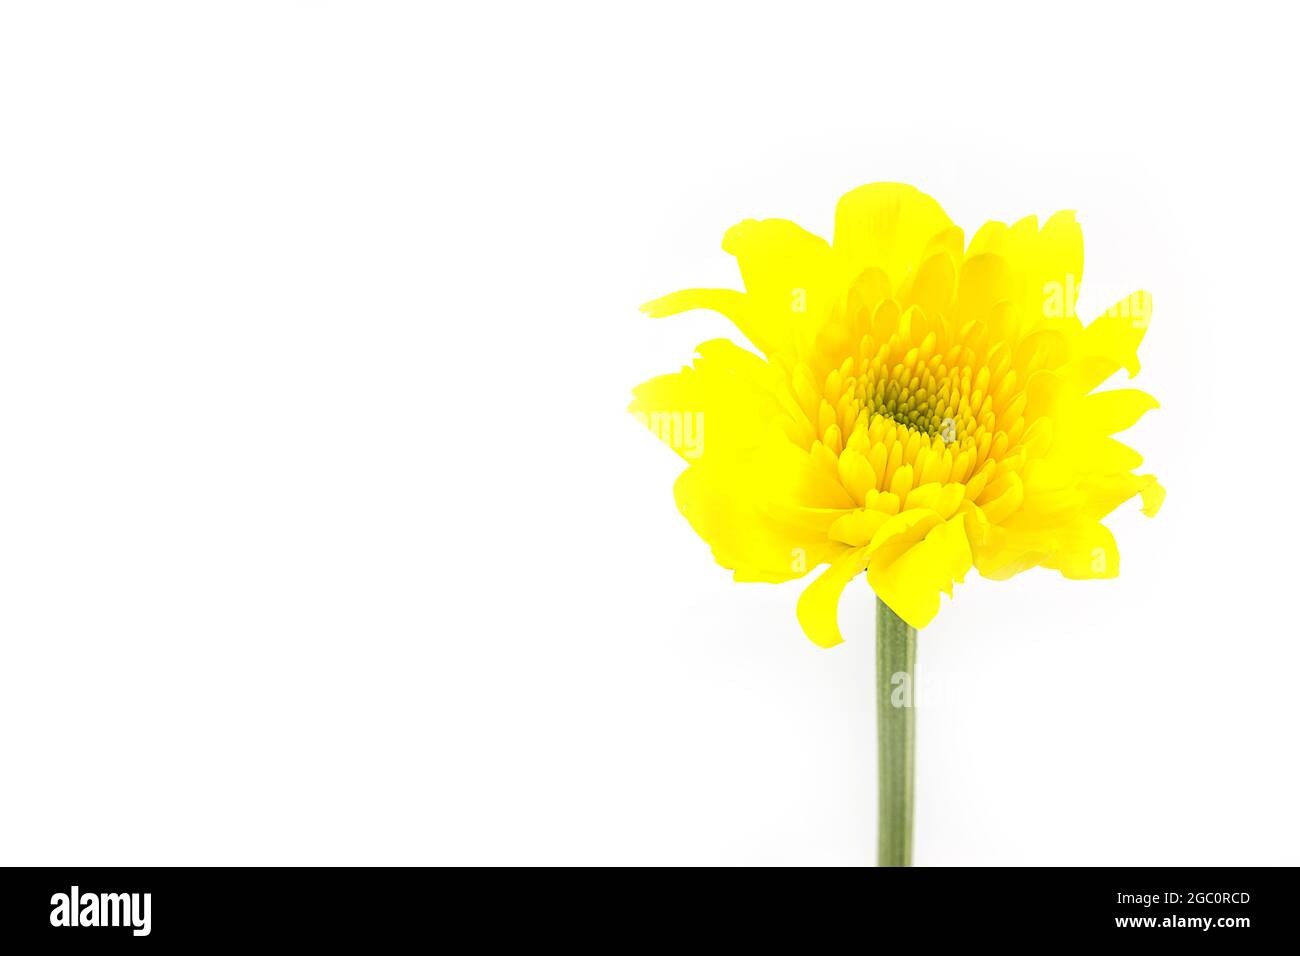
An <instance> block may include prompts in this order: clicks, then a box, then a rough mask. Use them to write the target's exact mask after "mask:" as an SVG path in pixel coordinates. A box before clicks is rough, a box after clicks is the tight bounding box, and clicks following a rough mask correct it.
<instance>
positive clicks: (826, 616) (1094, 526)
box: [630, 183, 1164, 646]
mask: <svg viewBox="0 0 1300 956" xmlns="http://www.w3.org/2000/svg"><path fill="white" fill-rule="evenodd" d="M723 248H724V249H725V250H726V251H727V252H729V253H731V254H732V255H734V256H735V257H736V259H737V260H738V262H739V265H740V272H741V276H742V278H743V280H744V285H745V291H744V292H737V291H732V290H727V289H688V290H685V291H682V292H676V293H673V294H672V295H668V296H665V297H663V298H661V299H656V300H655V301H653V302H650V303H648V304H647V305H645V306H644V307H643V309H644V310H645V311H646V312H648V313H650V314H651V315H653V316H664V315H671V314H675V313H678V312H684V311H687V310H690V309H712V310H714V311H717V312H721V313H722V314H723V315H725V316H727V317H728V318H730V319H731V320H732V321H733V322H734V323H735V324H736V327H737V328H738V329H739V330H740V331H741V332H742V333H743V334H744V335H745V337H746V338H748V339H749V341H750V342H751V343H753V345H754V346H756V347H757V348H758V350H759V351H761V353H762V355H761V356H760V355H758V354H755V353H754V352H751V351H749V350H747V349H745V348H741V347H740V346H738V345H735V344H733V343H731V342H729V341H727V340H725V339H717V340H714V341H710V342H705V343H704V344H703V345H701V346H700V347H699V349H698V355H697V357H696V359H695V361H694V364H693V366H691V367H687V368H684V369H683V370H682V371H680V372H678V373H676V374H672V375H664V376H660V377H658V378H654V379H651V380H650V381H648V382H645V383H644V384H642V385H640V386H639V387H638V388H636V389H635V390H634V396H635V397H634V400H633V402H632V404H631V407H630V410H631V411H632V412H634V413H635V414H636V415H637V416H638V417H640V418H641V419H642V420H643V421H644V422H645V423H646V424H647V425H649V426H650V427H651V428H652V430H654V431H656V432H657V433H658V434H659V436H660V437H661V438H663V439H664V440H665V441H666V442H667V443H668V444H670V445H671V446H673V447H674V448H675V449H676V450H677V451H678V452H679V454H681V455H682V456H683V458H685V459H686V461H687V462H688V466H687V468H686V470H685V471H684V472H682V474H681V476H680V477H679V478H678V480H677V483H676V486H675V493H676V498H677V505H678V507H679V508H680V509H681V511H682V514H683V515H685V516H686V518H687V520H688V521H690V523H691V525H692V526H693V527H694V528H695V530H696V531H697V532H698V533H699V535H700V536H701V537H702V538H704V540H705V541H707V542H708V543H709V545H710V546H711V547H712V549H713V555H714V557H715V558H716V560H717V561H718V563H719V564H721V565H722V566H723V567H726V568H729V569H731V570H732V571H733V572H734V574H735V579H736V580H738V581H769V582H778V581H787V580H790V579H793V578H797V577H801V576H803V575H804V574H807V573H809V572H810V571H812V570H813V569H814V568H816V567H817V566H819V565H823V564H826V565H829V567H827V568H826V569H825V570H824V571H822V572H821V574H820V576H819V577H817V578H816V580H814V581H813V582H812V584H810V585H809V586H808V588H807V589H806V590H805V591H804V593H803V595H802V597H801V598H800V600H799V608H798V614H799V620H800V622H801V623H802V625H803V628H804V630H805V632H806V633H807V634H808V636H809V637H810V638H811V639H812V640H813V641H815V642H816V643H818V644H821V645H823V646H830V645H833V644H836V643H839V641H840V640H841V638H840V631H839V626H838V623H837V608H838V604H839V598H840V594H841V592H842V591H843V589H844V587H845V585H846V584H847V583H848V581H849V580H850V579H852V578H853V577H854V576H855V575H857V574H860V573H861V572H863V571H866V575H867V580H868V582H869V583H870V585H871V587H872V588H873V589H874V590H875V591H876V593H877V595H878V596H879V597H880V598H881V599H882V600H883V601H884V602H885V603H886V604H888V605H889V607H890V608H892V609H893V610H894V612H895V613H896V614H898V615H899V616H900V617H901V618H903V620H905V621H906V622H907V623H908V624H910V625H912V626H913V627H918V628H919V627H924V626H925V625H927V624H928V623H929V622H930V621H931V620H932V619H933V618H934V616H935V614H936V613H937V612H938V610H939V593H940V592H944V593H946V594H948V595H949V596H951V595H952V586H953V584H954V582H961V581H962V580H963V578H964V576H965V575H966V572H967V571H969V570H970V569H971V568H972V567H974V568H975V569H976V570H977V571H978V572H979V573H980V574H981V575H983V576H984V577H987V578H993V579H997V580H1001V579H1005V578H1009V577H1011V576H1012V575H1014V574H1016V573H1018V572H1020V571H1024V570H1026V569H1028V568H1032V567H1035V566H1041V567H1045V568H1052V569H1055V570H1057V571H1059V572H1060V573H1061V574H1063V575H1065V576H1066V577H1068V578H1099V577H1100V578H1104V577H1114V576H1115V575H1116V574H1117V573H1118V571H1119V554H1118V551H1117V548H1116V545H1115V539H1114V537H1113V536H1112V535H1111V533H1110V531H1108V530H1107V529H1106V527H1105V526H1104V525H1103V524H1102V523H1101V519H1102V518H1104V517H1105V516H1106V515H1108V514H1109V513H1110V512H1111V511H1113V510H1114V509H1115V508H1116V507H1117V506H1118V505H1119V504H1121V503H1122V502H1124V501H1126V500H1128V499H1129V498H1132V497H1133V496H1135V495H1140V496H1141V498H1142V502H1143V507H1142V510H1143V511H1144V512H1145V513H1146V514H1148V515H1154V514H1155V512H1156V510H1157V509H1158V508H1159V507H1160V503H1161V501H1162V500H1163V498H1164V490H1163V489H1162V488H1161V487H1160V485H1159V484H1157V483H1156V480H1155V478H1154V476H1152V475H1138V474H1136V473H1135V469H1137V468H1138V467H1139V466H1140V465H1141V463H1142V458H1141V456H1139V455H1138V454H1137V453H1136V452H1135V451H1133V450H1132V449H1131V448H1129V447H1128V446H1126V445H1124V444H1122V443H1120V442H1119V441H1117V440H1116V439H1114V438H1113V437H1111V436H1112V435H1114V434H1115V433H1116V432H1120V431H1123V430H1124V429H1126V428H1128V427H1129V426H1130V425H1132V424H1133V423H1134V422H1136V421H1137V420H1138V419H1139V418H1140V417H1141V416H1142V414H1143V413H1144V412H1146V411H1148V410H1149V409H1152V408H1155V407H1156V402H1155V400H1154V399H1153V398H1151V397H1150V396H1149V395H1147V394H1146V393H1145V392H1141V391H1138V390H1136V389H1130V388H1121V389H1114V390H1108V391H1096V389H1097V386H1099V385H1100V384H1101V383H1102V382H1104V381H1105V380H1106V379H1107V378H1109V377H1110V376H1111V374H1112V373H1114V372H1116V371H1118V370H1119V369H1121V368H1123V369H1125V370H1127V372H1128V373H1129V376H1130V377H1132V376H1133V375H1135V374H1137V371H1138V359H1137V348H1138V344H1139V343H1140V342H1141V340H1142V336H1143V334H1144V333H1145V331H1146V327H1147V324H1148V322H1149V320H1150V316H1151V298H1150V296H1148V295H1147V294H1146V293H1145V292H1136V293H1134V294H1133V295H1131V296H1129V297H1128V298H1127V299H1125V300H1124V301H1122V302H1120V303H1119V304H1117V305H1115V306H1114V307H1112V308H1111V309H1109V310H1108V311H1106V312H1105V313H1104V314H1102V315H1101V316H1100V317H1099V318H1097V319H1095V320H1093V321H1092V322H1091V323H1089V324H1088V325H1087V326H1084V325H1083V324H1082V323H1081V322H1080V321H1079V319H1078V318H1077V317H1076V316H1075V311H1074V306H1075V301H1076V298H1077V294H1078V289H1079V282H1080V279H1081V278H1082V275H1083V236H1082V233H1081V232H1080V229H1079V226H1078V224H1077V223H1076V222H1075V219H1074V215H1073V213H1069V212H1058V213H1057V214H1055V215H1054V216H1052V217H1051V218H1050V219H1048V220H1047V221H1046V222H1045V223H1044V224H1043V225H1042V226H1041V227H1040V226H1039V224H1038V221H1037V219H1036V218H1035V217H1033V216H1030V217H1028V218H1026V219H1021V220H1020V221H1019V222H1017V223H1015V224H1014V225H1012V226H1007V225H1005V224H1003V223H1000V222H991V223H988V224H986V225H985V226H984V227H983V228H981V229H980V230H979V231H978V232H976V233H975V235H974V237H973V238H972V239H971V241H970V244H969V246H967V245H965V244H964V237H963V233H962V230H961V229H960V228H958V227H957V226H955V225H953V223H952V222H951V221H950V220H949V218H948V216H947V215H946V214H945V213H944V211H943V209H942V208H941V207H940V206H939V204H938V203H937V202H935V201H934V200H933V199H931V198H930V197H929V196H927V195H925V194H923V193H921V192H919V191H917V190H916V189H913V188H912V187H910V186H903V185H898V184H894V183H876V184H873V185H869V186H863V187H861V188H860V189H856V190H854V191H853V192H851V193H849V194H847V195H846V196H844V197H843V198H842V199H841V200H840V202H839V205H838V207H837V209H836V213H835V235H834V239H833V241H832V242H829V243H828V242H826V241H825V240H824V239H821V238H819V237H817V236H814V235H812V234H811V233H808V232H806V231H804V230H803V229H801V228H800V227H799V226H797V225H795V224H794V223H792V222H788V221H786V220H781V219H767V220H763V221H755V220H746V221H745V222H742V223H740V224H739V225H737V226H734V227H732V228H731V229H730V230H729V231H728V232H727V234H726V237H725V238H724V240H723Z"/></svg>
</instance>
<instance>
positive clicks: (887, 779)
mask: <svg viewBox="0 0 1300 956" xmlns="http://www.w3.org/2000/svg"><path fill="white" fill-rule="evenodd" d="M903 674H905V675H906V677H905V678H902V677H899V676H898V675H903ZM915 692H916V628H914V627H909V626H908V625H907V622H905V621H904V620H903V619H902V618H901V617H899V616H898V615H897V614H895V613H894V612H893V611H891V610H890V609H889V607H888V606H887V605H886V604H885V602H884V601H882V600H880V599H879V598H877V599H876V730H877V733H878V734H879V737H880V846H879V859H878V862H879V865H880V866H911V865H912V797H913V792H914V790H915V779H916V773H915V771H916V710H915V708H914V707H913V706H912V704H913V695H914V694H915ZM895 703H897V704H898V706H895Z"/></svg>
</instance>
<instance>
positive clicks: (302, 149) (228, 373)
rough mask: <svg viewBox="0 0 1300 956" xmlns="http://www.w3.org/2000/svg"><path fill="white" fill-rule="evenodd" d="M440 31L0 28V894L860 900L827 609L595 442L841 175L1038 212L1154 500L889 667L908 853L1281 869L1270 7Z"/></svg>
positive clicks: (83, 9)
mask: <svg viewBox="0 0 1300 956" xmlns="http://www.w3.org/2000/svg"><path fill="white" fill-rule="evenodd" d="M439 6H444V5H435V4H411V5H405V4H397V3H386V4H363V3H351V4H342V3H223V4H173V3H155V4H140V3H124V4H112V5H108V4H92V3H85V4H68V3H50V4H13V5H6V6H5V8H4V12H3V14H0V781H2V786H0V862H3V863H12V864H144V863H153V864H175V863H186V864H200V863H363V862H364V863H397V862H402V863H438V862H445V863H689V864H714V863H726V864H751V863H753V864H769V863H770V864H776V863H801V864H823V863H824V864H861V863H868V862H870V861H872V859H873V858H874V818H875V792H874V788H875V756H874V746H875V736H874V734H875V729H874V725H873V720H874V718H873V708H874V703H873V669H874V661H873V653H874V648H873V643H872V641H873V638H872V630H871V627H872V625H871V613H872V612H871V607H872V605H871V595H870V593H869V591H868V589H867V588H866V586H865V584H863V583H860V584H859V585H858V586H856V587H852V588H850V589H849V591H848V592H847V593H846V597H845V601H844V605H843V613H842V621H843V625H844V631H845V636H846V638H847V643H845V644H843V645H841V646H840V647H838V648H836V649H834V650H831V651H824V650H819V649H818V648H816V647H814V646H812V645H811V644H809V643H808V642H807V641H806V640H805V639H804V638H803V636H802V635H801V633H800V631H799V628H798V624H797V622H796V619H795V615H794V605H795V601H796V598H797V595H798V593H799V589H800V587H801V586H802V584H801V583H797V584H792V585H786V586H780V587H773V586H766V585H736V584H733V583H731V582H730V580H729V575H728V574H727V573H726V572H724V571H723V570H722V569H720V568H718V567H717V566H716V565H714V564H713V562H712V560H711V558H710V556H709V553H708V548H707V547H706V546H705V545H704V544H703V543H702V542H701V541H700V540H699V539H698V538H696V537H695V535H694V534H693V532H692V531H691V530H690V528H689V527H688V526H687V524H686V523H685V521H684V520H683V519H682V518H681V517H680V516H679V515H678V514H677V512H676V510H675V507H674V505H673V501H672V494H671V483H672V480H673V478H674V476H675V475H676V473H677V471H678V470H679V468H680V463H679V461H678V459H677V458H676V457H675V456H674V455H672V454H671V453H670V452H669V451H668V450H667V449H666V448H664V447H662V446H661V445H659V444H658V443H657V442H655V441H654V440H653V439H652V437H651V436H650V435H649V434H648V433H646V432H645V431H644V430H643V429H641V428H640V427H639V426H638V425H637V424H636V422H635V421H634V420H633V419H632V418H631V417H630V416H628V415H626V413H625V412H624V407H625V405H626V403H627V400H628V397H629V396H628V390H629V389H630V387H631V386H632V385H634V384H636V383H637V382H639V381H641V380H642V379H644V378H647V377H649V376H651V375H653V374H658V373H661V372H665V371H671V370H673V369H676V368H678V367H680V366H681V365H682V364H683V363H685V362H687V361H688V360H689V358H690V356H691V353H692V349H693V347H694V345H695V344H696V343H697V342H699V341H702V340H704V339H707V338H711V337H715V336H718V335H724V334H728V331H729V330H728V327H727V325H726V323H725V322H724V320H722V319H721V318H719V317H716V316H712V315H707V314H702V313H699V314H692V315H687V316H683V317H680V318H677V319H671V320H650V319H647V318H644V317H642V316H640V315H639V314H638V311H637V306H638V305H639V304H640V303H641V302H643V301H645V300H646V299H649V298H651V297H653V296H656V295H659V294H662V293H664V292H668V291H672V290H674V289H677V288H683V287H687V286H692V285H715V284H716V285H732V284H734V283H735V282H736V281H737V274H736V270H735V265H734V262H733V261H732V260H731V259H730V258H729V257H727V256H726V255H725V254H724V253H722V252H721V250H720V248H719V243H720V241H721V237H722V233H723V231H724V230H725V229H726V228H727V227H728V226H729V225H731V224H732V223H734V222H737V221H739V220H740V219H743V218H746V217H751V216H752V217H765V216H781V217H787V218H792V219H795V220H796V221H798V222H800V223H802V224H803V225H805V226H807V227H808V228H810V229H812V230H814V231H817V232H820V233H822V234H827V233H828V232H829V230H830V228H831V224H832V211H833V208H834V203H835V200H836V198H837V197H838V196H839V195H840V194H841V193H842V192H844V191H846V190H848V189H850V188H852V187H854V186H856V185H859V184H861V183H864V182H870V181H874V180H901V181H905V182H910V183H913V184H915V185H917V186H919V187H921V188H922V189H924V190H926V191H928V192H930V193H931V194H933V195H934V196H936V197H937V198H938V199H939V200H940V201H941V202H942V203H944V204H945V206H946V207H947V209H948V211H949V213H950V215H952V216H953V218H954V219H955V220H956V221H957V222H959V223H961V224H963V225H964V226H966V227H967V230H968V235H969V234H971V233H972V232H973V230H974V228H975V227H976V226H978V225H979V224H980V223H982V222H983V221H985V220H986V219H991V218H996V219H1004V220H1007V219H1014V218H1018V217H1020V216H1022V215H1025V214H1028V213H1031V212H1032V213H1038V214H1039V215H1040V216H1043V215H1046V214H1049V213H1051V212H1052V211H1054V210H1056V209H1058V208H1071V209H1076V210H1078V214H1079V219H1080V221H1081V222H1082V224H1083V226H1084V231H1085V238H1086V243H1087V250H1088V256H1087V274H1086V277H1085V281H1084V286H1083V298H1082V301H1081V308H1082V310H1083V311H1084V313H1085V314H1087V315H1092V314H1095V313H1096V312H1097V311H1099V310H1100V309H1102V308H1104V307H1105V306H1107V305H1109V304H1111V303H1112V302H1114V301H1116V300H1117V299H1119V298H1120V297H1121V296H1123V295H1125V294H1127V293H1128V292H1130V291H1132V290H1134V289H1137V288H1142V287H1145V288H1147V289H1149V290H1150V291H1151V292H1152V293H1153V295H1154V297H1155V303H1156V313H1155V319H1154V322H1153V325H1152V327H1151V330H1150V333H1149V335H1148V336H1147V339H1146V342H1145V343H1144V346H1143V373H1142V375H1141V377H1140V378H1139V379H1138V381H1137V383H1136V384H1138V385H1140V386H1143V387H1145V388H1147V389H1148V390H1150V391H1152V392H1153V393H1155V394H1156V395H1157V396H1158V397H1159V398H1160V399H1161V401H1162V403H1163V408H1162V409H1161V410H1160V411H1158V412H1155V413H1152V414H1151V415H1149V416H1148V417H1147V418H1146V419H1145V420H1144V421H1143V422H1142V423H1141V424H1140V425H1139V427H1138V428H1137V429H1135V430H1134V432H1132V433H1130V435H1129V437H1130V438H1131V439H1132V441H1133V443H1134V444H1136V445H1137V447H1139V448H1140V449H1141V450H1142V451H1143V452H1144V453H1145V454H1146V456H1147V463H1148V467H1149V468H1150V469H1151V470H1153V471H1155V472H1156V473H1157V474H1159V475H1160V477H1161V478H1162V480H1163V481H1164V482H1165V484H1166V485H1167V486H1168V489H1169V497H1168V501H1167V503H1166V505H1165V508H1164V510H1163V512H1162V513H1161V514H1160V516H1159V517H1158V518H1157V519H1155V520H1154V521H1148V520H1147V519H1145V518H1143V517H1141V516H1140V515H1139V514H1138V513H1137V508H1136V505H1135V504H1131V505H1129V506H1126V507H1125V508H1124V509H1122V510H1121V512H1119V513H1118V514H1116V515H1115V517H1114V519H1113V521H1112V526H1113V527H1114V529H1115V530H1116V533H1117V535H1118V537H1119V539H1120V542H1121V550H1122V553H1123V562H1124V563H1123V574H1122V576H1121V578H1120V579H1119V580H1117V581H1107V582H1066V581H1064V580H1061V579H1059V578H1058V577H1056V576H1055V575H1053V574H1051V573H1048V572H1036V573H1031V574H1028V575H1024V576H1021V577H1019V578H1016V579H1015V580H1013V581H1012V582H1010V583H991V582H985V581H982V580H980V579H979V578H978V577H976V576H974V575H972V576H971V577H970V578H969V579H968V583H967V584H966V585H965V586H963V587H961V588H959V590H958V594H957V598H956V600H955V601H954V602H953V603H952V604H951V605H950V606H946V607H945V608H944V610H943V611H942V612H941V614H940V616H939V618H938V619H937V621H936V622H935V623H934V625H933V626H931V627H930V628H928V629H927V630H926V631H925V632H924V633H923V635H922V638H921V649H920V666H921V672H922V675H923V677H922V682H923V683H922V690H923V693H924V689H925V686H926V685H925V680H926V679H927V678H930V679H931V681H932V686H934V687H935V688H937V689H938V690H939V692H940V693H939V694H938V695H937V696H936V697H935V698H934V699H932V700H931V701H930V702H929V703H927V702H926V700H925V699H924V698H923V700H922V708H921V711H920V715H919V777H918V793H919V797H918V800H919V803H918V807H917V832H916V850H915V857H916V862H917V863H918V864H1018V863H1043V864H1228V863H1232V864H1259V863H1272V864H1276V863H1290V864H1295V863H1297V862H1300V832H1298V830H1297V822H1296V815H1295V808H1296V806H1297V802H1298V798H1300V792H1298V790H1300V787H1298V784H1300V777H1298V771H1297V764H1296V743H1295V735H1296V731H1297V717H1298V714H1300V710H1298V707H1297V695H1296V684H1295V674H1296V671H1297V668H1300V644H1298V643H1297V639H1296V638H1297V634H1296V630H1297V628H1296V624H1295V613H1294V597H1295V589H1296V585H1295V569H1296V550H1295V542H1296V540H1297V527H1296V525H1297V521H1296V512H1297V501H1298V500H1300V499H1298V497H1297V468H1296V466H1297V453H1296V442H1297V432H1296V414H1297V403H1298V402H1300V393H1298V392H1297V387H1298V386H1300V380H1298V379H1297V365H1296V355H1297V346H1298V345H1300V333H1298V332H1297V307H1296V301H1297V297H1296V291H1295V277H1296V262H1297V249H1296V247H1297V232H1296V223H1297V221H1298V220H1297V213H1300V202H1298V201H1297V187H1296V169H1297V167H1298V166H1300V154H1298V151H1297V149H1296V143H1295V140H1294V136H1295V110H1294V102H1293V94H1294V92H1295V89H1296V88H1297V80H1298V79H1300V77H1298V76H1297V68H1296V66H1295V58H1294V55H1293V50H1292V49H1291V46H1292V43H1291V41H1292V39H1293V34H1292V32H1291V29H1290V27H1289V26H1288V25H1287V24H1285V23H1283V22H1281V20H1280V19H1279V15H1278V14H1276V13H1274V14H1270V13H1266V12H1265V11H1267V10H1268V9H1270V8H1269V7H1266V6H1265V5H1262V4H1261V5H1259V6H1254V5H1251V4H1244V3H1239V4H1234V5H1233V7H1232V10H1231V14H1230V15H1228V14H1226V13H1225V14H1224V15H1223V16H1222V17H1221V18H1220V17H1216V16H1211V15H1208V14H1205V13H1201V12H1197V10H1196V9H1195V8H1194V7H1193V6H1192V5H1183V6H1180V7H1178V8H1176V9H1175V8H1174V7H1169V6H1166V5H1155V4H1152V5H1150V7H1151V9H1150V11H1149V12H1143V10H1141V9H1139V7H1138V5H1136V4H1131V3H1129V4H1122V5H1118V6H1115V7H1107V6H1106V5H1104V4H1099V3H1092V2H1090V3H1078V4H1070V5H1067V6H1062V5H1050V6H1051V10H1048V9H1047V8H1048V7H1049V5H1047V4H1041V3H1033V4H1026V5H1023V6H1017V7H1008V6H1004V5H1000V4H989V3H978V4H973V3H964V4H955V5H952V6H951V7H942V6H940V5H935V4H926V5H924V6H922V5H912V4H907V5H903V4H897V5H893V4H891V5H889V6H881V5H873V4H867V3H859V2H855V3H845V4H842V5H821V4H815V3H804V4H789V3H782V4H775V5H771V6H766V5H761V4H754V3H745V4H736V5H727V6H723V5H713V4H705V3H698V2H696V3H688V4H684V5H681V6H676V5H673V4H670V3H665V2H660V3H655V4H648V5H645V6H643V7H642V9H641V10H640V11H637V12H634V11H631V10H629V9H622V8H621V7H620V5H614V4H591V5H589V6H568V5H553V4H523V3H520V4H513V5H510V4H507V5H501V6H496V7H492V8H489V7H487V6H481V7H479V8H477V9H476V10H475V11H474V12H473V13H453V12H451V11H450V10H439V9H438V7H439ZM445 6H450V5H445ZM904 7H906V12H903V10H902V8H904Z"/></svg>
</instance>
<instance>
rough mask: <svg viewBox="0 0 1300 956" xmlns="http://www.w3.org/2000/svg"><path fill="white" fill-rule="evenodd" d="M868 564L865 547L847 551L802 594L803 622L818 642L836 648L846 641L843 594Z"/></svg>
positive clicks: (813, 639)
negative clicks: (842, 623)
mask: <svg viewBox="0 0 1300 956" xmlns="http://www.w3.org/2000/svg"><path fill="white" fill-rule="evenodd" d="M866 566H867V555H866V549H865V548H855V549H852V550H846V551H843V552H841V553H840V554H839V556H838V557H836V558H835V560H834V561H833V562H832V563H831V566H830V567H829V568H827V569H826V570H825V571H823V572H822V574H821V575H820V576H819V577H818V578H817V580H815V581H813V583H812V584H810V585H808V587H807V589H806V590H805V591H804V592H803V594H801V595H800V596H799V607H798V615H799V623H800V624H801V625H803V632H804V633H805V634H807V635H808V639H809V640H810V641H812V642H813V643H814V644H817V645H818V646H820V647H834V646H835V645H836V644H839V643H841V642H842V641H843V640H844V638H843V637H841V636H840V623H839V608H840V595H841V594H843V593H844V588H845V587H846V586H847V585H848V583H849V582H850V581H851V580H853V578H854V577H856V576H857V575H859V574H861V573H862V569H863V568H865V567H866Z"/></svg>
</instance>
